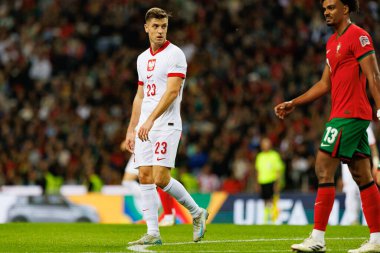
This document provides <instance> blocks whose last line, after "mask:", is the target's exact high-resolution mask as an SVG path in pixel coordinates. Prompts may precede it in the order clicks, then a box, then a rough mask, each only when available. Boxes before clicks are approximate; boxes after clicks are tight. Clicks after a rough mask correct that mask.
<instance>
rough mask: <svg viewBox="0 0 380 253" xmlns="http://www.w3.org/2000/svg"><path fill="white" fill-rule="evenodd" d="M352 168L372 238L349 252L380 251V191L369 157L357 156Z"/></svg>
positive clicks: (351, 165)
mask: <svg viewBox="0 0 380 253" xmlns="http://www.w3.org/2000/svg"><path fill="white" fill-rule="evenodd" d="M350 170H351V173H352V176H353V178H354V180H355V182H356V183H357V184H358V186H359V189H360V197H361V200H362V207H363V213H364V216H365V218H366V221H367V224H368V227H369V230H370V239H369V241H368V242H366V243H365V244H363V245H362V246H361V247H360V248H358V249H354V250H349V251H348V252H350V253H357V252H380V215H379V214H380V193H379V190H378V188H377V186H376V184H375V182H374V180H373V178H372V174H371V165H370V161H369V158H359V157H356V158H355V159H354V160H353V161H352V162H351V164H350Z"/></svg>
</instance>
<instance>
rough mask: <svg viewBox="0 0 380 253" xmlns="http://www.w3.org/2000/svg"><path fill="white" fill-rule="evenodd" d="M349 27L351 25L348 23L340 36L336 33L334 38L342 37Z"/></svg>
mask: <svg viewBox="0 0 380 253" xmlns="http://www.w3.org/2000/svg"><path fill="white" fill-rule="evenodd" d="M351 25H352V23H349V24H348V25H347V26H346V28H344V30H343V32H342V33H341V34H339V33H338V32H337V33H336V34H337V36H336V38H340V37H342V35H343V34H344V33H345V32H346V31H347V30H348V28H349V27H350V26H351Z"/></svg>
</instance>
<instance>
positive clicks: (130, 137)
mask: <svg viewBox="0 0 380 253" xmlns="http://www.w3.org/2000/svg"><path fill="white" fill-rule="evenodd" d="M143 99H144V87H143V85H139V86H138V88H137V92H136V96H135V98H134V100H133V105H132V115H131V119H130V121H129V125H128V129H127V134H126V136H125V140H124V141H123V143H122V144H121V146H120V148H121V150H123V151H125V150H128V151H129V152H131V153H133V150H134V148H135V137H136V133H135V128H136V126H137V124H138V123H139V118H140V113H141V105H142V101H143Z"/></svg>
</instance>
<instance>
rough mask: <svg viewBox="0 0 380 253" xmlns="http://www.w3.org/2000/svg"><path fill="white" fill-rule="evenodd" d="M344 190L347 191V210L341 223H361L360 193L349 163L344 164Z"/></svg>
mask: <svg viewBox="0 0 380 253" xmlns="http://www.w3.org/2000/svg"><path fill="white" fill-rule="evenodd" d="M342 181H343V192H344V193H345V195H346V196H345V201H344V203H345V211H344V214H343V217H342V220H341V222H340V224H341V225H353V224H359V214H360V206H361V203H360V193H359V188H358V186H357V185H356V183H355V181H354V179H353V178H352V175H351V172H350V170H349V168H348V165H347V164H342Z"/></svg>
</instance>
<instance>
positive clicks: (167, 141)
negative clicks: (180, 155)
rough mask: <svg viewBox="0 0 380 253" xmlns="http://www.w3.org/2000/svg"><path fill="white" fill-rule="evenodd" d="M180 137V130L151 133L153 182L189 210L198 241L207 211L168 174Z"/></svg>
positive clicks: (194, 233)
mask: <svg viewBox="0 0 380 253" xmlns="http://www.w3.org/2000/svg"><path fill="white" fill-rule="evenodd" d="M152 132H153V131H152ZM180 137H181V131H176V130H172V131H157V133H152V138H151V140H152V142H153V143H154V147H155V148H154V157H153V175H154V182H155V184H156V185H157V186H159V187H161V188H162V189H163V190H164V191H165V192H167V193H169V194H170V195H171V196H173V197H174V198H175V199H176V200H177V201H178V202H179V203H180V204H182V205H183V206H184V207H186V208H187V209H188V210H189V212H190V214H191V216H192V217H193V240H194V241H200V240H201V238H203V236H204V233H205V231H206V220H207V218H208V212H207V211H206V210H205V209H203V208H200V207H199V206H198V205H197V203H196V202H195V201H194V199H193V198H192V197H191V196H190V194H189V193H188V192H187V191H186V189H185V187H183V185H182V184H181V183H180V182H178V181H177V180H176V179H174V178H172V177H171V176H170V168H173V167H174V165H175V164H174V163H175V157H176V155H177V149H178V144H179V140H180Z"/></svg>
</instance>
